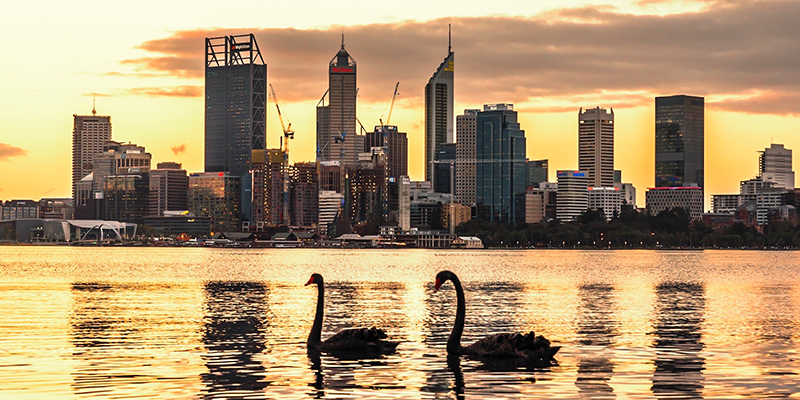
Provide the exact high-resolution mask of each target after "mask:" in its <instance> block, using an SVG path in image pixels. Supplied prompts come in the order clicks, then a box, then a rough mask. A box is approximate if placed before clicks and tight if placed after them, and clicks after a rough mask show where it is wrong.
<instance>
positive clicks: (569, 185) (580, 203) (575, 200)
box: [556, 170, 589, 222]
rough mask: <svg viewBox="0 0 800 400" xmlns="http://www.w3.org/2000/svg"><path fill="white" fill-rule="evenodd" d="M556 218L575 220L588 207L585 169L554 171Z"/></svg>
mask: <svg viewBox="0 0 800 400" xmlns="http://www.w3.org/2000/svg"><path fill="white" fill-rule="evenodd" d="M556 177H557V179H558V189H557V192H556V218H558V219H559V220H560V221H562V222H569V221H575V220H576V219H577V218H578V217H579V216H580V215H581V214H583V213H584V212H585V211H586V210H587V209H588V208H589V176H588V174H587V173H586V171H571V170H560V171H556Z"/></svg>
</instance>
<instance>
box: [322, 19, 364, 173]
mask: <svg viewBox="0 0 800 400" xmlns="http://www.w3.org/2000/svg"><path fill="white" fill-rule="evenodd" d="M356 72H357V66H356V60H355V59H353V57H351V56H350V54H349V53H348V52H347V50H345V48H344V35H342V48H341V49H339V52H338V53H336V55H335V56H334V57H333V59H331V61H330V63H328V91H327V92H325V94H324V95H323V96H322V99H320V101H319V103H318V104H317V161H339V162H340V163H341V165H342V167H344V168H348V167H351V166H354V165H355V163H356V159H357V157H358V153H360V152H361V151H362V149H363V148H364V144H363V138H361V143H359V139H357V138H356V97H357V96H358V88H357V86H356ZM326 99H327V104H326V102H325V101H326ZM359 144H360V146H359Z"/></svg>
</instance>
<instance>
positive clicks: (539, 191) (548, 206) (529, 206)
mask: <svg viewBox="0 0 800 400" xmlns="http://www.w3.org/2000/svg"><path fill="white" fill-rule="evenodd" d="M556 196H557V190H555V189H551V188H541V187H529V188H528V189H527V191H526V194H525V222H526V223H528V224H538V223H540V222H542V221H550V220H552V219H555V218H556V204H557V203H556Z"/></svg>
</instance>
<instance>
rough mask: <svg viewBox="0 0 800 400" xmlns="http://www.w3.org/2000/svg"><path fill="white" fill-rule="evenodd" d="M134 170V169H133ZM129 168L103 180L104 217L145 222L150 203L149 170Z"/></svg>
mask: <svg viewBox="0 0 800 400" xmlns="http://www.w3.org/2000/svg"><path fill="white" fill-rule="evenodd" d="M132 170H133V171H132ZM135 171H138V169H133V168H130V169H127V171H125V173H119V174H116V175H108V176H106V177H105V179H104V180H103V207H102V210H103V219H104V220H106V221H119V222H131V223H135V224H141V223H144V217H145V216H146V215H147V211H148V207H149V205H150V177H149V174H148V173H147V172H135Z"/></svg>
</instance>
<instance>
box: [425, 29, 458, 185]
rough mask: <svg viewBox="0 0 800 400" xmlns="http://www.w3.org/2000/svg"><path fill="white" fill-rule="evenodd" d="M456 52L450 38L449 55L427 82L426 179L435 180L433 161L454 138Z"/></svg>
mask: <svg viewBox="0 0 800 400" xmlns="http://www.w3.org/2000/svg"><path fill="white" fill-rule="evenodd" d="M454 61H455V54H454V53H453V51H452V47H451V46H450V43H449V41H448V46H447V57H445V58H444V61H442V63H441V64H439V68H437V69H436V72H435V73H434V74H433V76H431V79H430V80H428V84H427V85H425V180H427V181H429V182H435V179H436V177H435V175H436V174H435V173H434V169H435V167H434V162H433V161H434V160H436V156H437V155H438V154H439V150H441V147H442V146H443V145H444V144H445V143H454V138H453V69H454Z"/></svg>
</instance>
